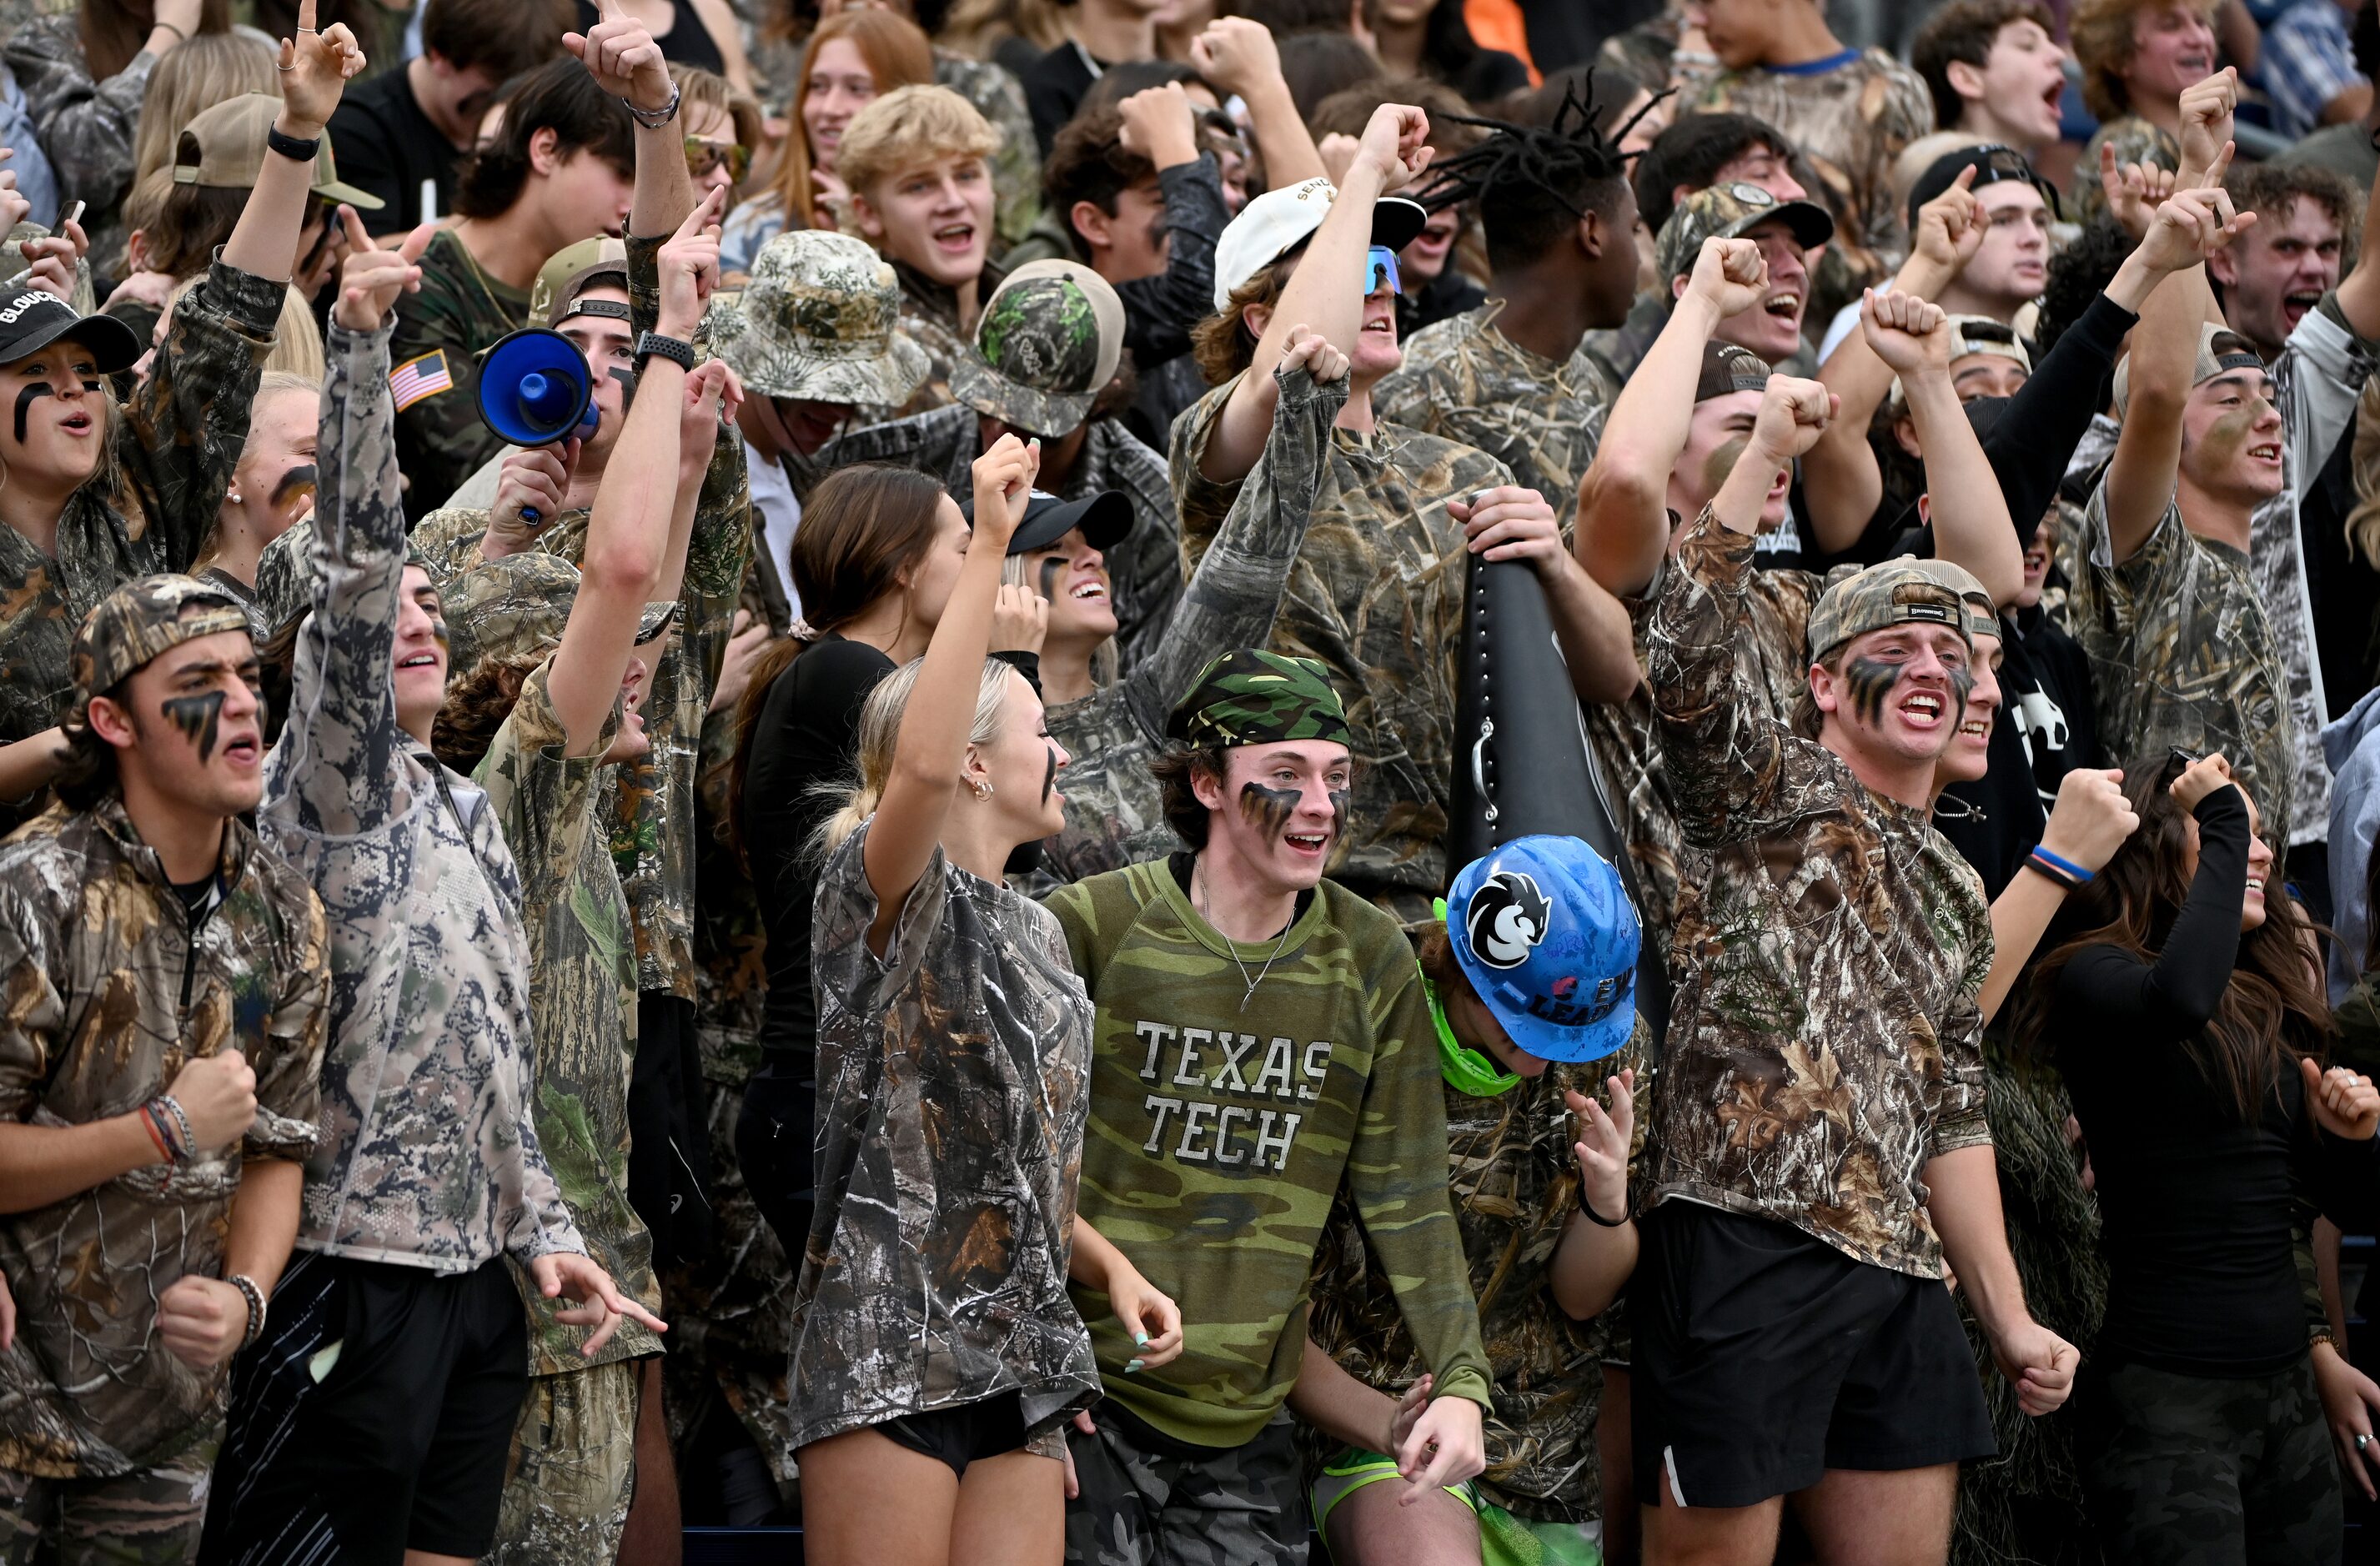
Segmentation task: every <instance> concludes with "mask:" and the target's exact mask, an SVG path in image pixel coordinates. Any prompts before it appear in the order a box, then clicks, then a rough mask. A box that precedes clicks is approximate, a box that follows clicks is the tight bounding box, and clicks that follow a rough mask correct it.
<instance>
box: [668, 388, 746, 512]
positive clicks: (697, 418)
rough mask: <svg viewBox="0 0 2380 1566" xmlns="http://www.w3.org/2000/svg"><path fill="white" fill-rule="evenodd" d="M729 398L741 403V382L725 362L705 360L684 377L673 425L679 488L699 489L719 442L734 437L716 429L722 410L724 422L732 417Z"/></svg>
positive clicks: (729, 433) (718, 425) (733, 434)
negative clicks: (682, 398) (681, 401)
mask: <svg viewBox="0 0 2380 1566" xmlns="http://www.w3.org/2000/svg"><path fill="white" fill-rule="evenodd" d="M731 395H732V396H733V399H734V402H735V403H739V404H740V403H741V402H742V401H743V400H744V387H743V383H742V382H739V381H737V380H736V379H735V371H734V370H730V369H729V368H728V367H727V361H726V360H725V359H720V358H708V359H705V360H703V361H702V362H701V363H700V364H698V365H697V366H695V368H694V373H693V374H691V375H689V376H687V377H686V400H685V404H684V407H683V408H682V409H681V411H680V414H679V418H678V426H677V481H678V483H679V485H680V486H681V487H682V488H684V489H696V490H698V489H700V488H701V487H702V479H703V475H704V474H705V473H707V472H709V471H710V459H711V457H712V456H713V455H715V454H716V453H717V451H718V448H719V443H720V442H721V441H722V440H735V439H737V438H738V437H737V436H736V435H735V433H734V432H733V431H726V432H724V433H722V431H721V428H720V422H721V415H722V410H724V411H725V413H726V417H727V418H728V419H733V418H734V417H735V413H734V408H733V407H732V406H731V404H730V400H729V399H730V396H731Z"/></svg>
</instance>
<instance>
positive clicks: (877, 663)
mask: <svg viewBox="0 0 2380 1566" xmlns="http://www.w3.org/2000/svg"><path fill="white" fill-rule="evenodd" d="M891 673H892V660H891V659H890V658H887V657H886V656H884V654H882V653H881V652H879V651H878V650H876V649H874V648H872V647H869V646H868V644H867V643H865V642H856V641H845V640H844V639H843V638H842V637H827V638H826V639H825V640H824V641H821V642H818V643H816V644H814V645H813V646H811V647H810V648H808V649H807V650H805V651H804V652H803V653H802V654H801V656H800V657H798V658H796V659H795V660H794V661H793V662H792V663H791V664H790V665H788V666H787V667H786V669H785V671H784V673H783V674H779V675H778V676H777V680H776V683H775V684H774V685H772V686H770V687H769V696H768V699H767V700H766V701H764V702H763V703H762V704H761V707H760V716H759V721H758V722H756V723H755V724H754V725H753V732H752V756H751V760H750V763H749V765H748V767H747V771H746V772H745V777H744V798H743V819H742V821H741V822H740V823H739V824H740V826H741V827H742V829H743V833H744V847H745V852H746V853H747V855H749V856H750V857H751V861H752V890H753V893H754V895H755V897H756V899H757V900H758V902H759V907H760V923H761V927H762V929H764V930H765V932H766V933H767V936H768V965H769V1001H768V1006H767V1009H766V1011H765V1012H764V1013H763V1014H762V1016H761V1020H760V1047H761V1048H762V1049H763V1050H771V1051H795V1052H807V1051H810V1050H815V1049H816V1048H817V1039H818V991H817V989H815V987H814V986H813V985H812V984H811V982H810V913H811V904H813V903H814V902H815V901H816V899H817V895H818V876H819V866H820V856H819V855H818V853H817V850H816V849H815V847H814V846H813V844H812V842H811V840H812V838H813V837H814V836H815V835H816V834H817V832H818V829H819V828H820V826H821V825H823V824H824V823H825V821H826V820H827V819H828V818H829V817H831V816H832V815H833V814H834V812H835V810H836V808H837V806H836V803H835V800H834V798H833V796H832V795H821V794H820V792H819V789H820V785H821V784H828V783H839V782H851V781H854V780H856V776H857V772H858V767H859V711H860V709H861V708H862V707H863V706H865V705H866V703H867V701H868V692H870V691H872V690H874V689H875V688H876V686H878V684H879V683H880V682H881V681H882V680H883V678H884V676H885V675H887V674H891Z"/></svg>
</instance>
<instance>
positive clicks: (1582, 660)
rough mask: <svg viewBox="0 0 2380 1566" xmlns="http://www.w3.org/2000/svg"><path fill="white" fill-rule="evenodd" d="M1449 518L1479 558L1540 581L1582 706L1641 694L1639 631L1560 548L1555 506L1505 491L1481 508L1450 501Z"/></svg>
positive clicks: (1483, 500)
mask: <svg viewBox="0 0 2380 1566" xmlns="http://www.w3.org/2000/svg"><path fill="white" fill-rule="evenodd" d="M1446 514H1447V515H1448V516H1451V517H1453V518H1454V519H1455V520H1456V521H1457V522H1460V523H1462V524H1463V534H1464V536H1465V538H1466V539H1467V540H1469V541H1468V542H1467V543H1466V544H1465V545H1464V547H1465V548H1466V549H1467V550H1469V551H1470V552H1472V553H1473V554H1475V555H1478V556H1480V557H1481V558H1482V559H1486V560H1493V561H1504V560H1517V561H1520V562H1522V563H1523V564H1525V565H1527V566H1528V567H1529V569H1530V570H1531V571H1532V572H1534V573H1536V578H1537V584H1538V586H1539V587H1540V588H1542V589H1544V591H1545V595H1546V611H1547V613H1548V615H1550V616H1551V618H1552V620H1553V624H1554V639H1555V640H1556V641H1558V642H1560V644H1561V655H1562V664H1563V666H1564V667H1565V668H1567V669H1568V670H1569V671H1570V681H1571V686H1572V688H1573V689H1574V690H1575V691H1577V693H1578V698H1579V699H1580V700H1581V701H1624V700H1626V699H1627V698H1628V695H1629V693H1630V692H1632V691H1633V690H1634V689H1635V688H1636V681H1637V670H1636V633H1635V629H1634V627H1633V626H1632V625H1630V623H1629V620H1628V611H1627V610H1625V609H1623V608H1622V607H1621V603H1620V601H1619V600H1618V599H1616V598H1614V597H1612V596H1611V594H1610V593H1609V592H1608V591H1606V590H1605V589H1604V587H1603V585H1602V584H1601V583H1600V582H1597V580H1596V579H1595V578H1594V577H1590V576H1588V575H1587V574H1586V567H1585V566H1584V565H1581V564H1579V563H1578V557H1577V556H1575V555H1573V553H1571V552H1570V550H1569V548H1568V547H1566V546H1565V545H1564V544H1563V543H1562V537H1561V522H1560V518H1558V517H1556V516H1555V515H1554V508H1553V506H1552V504H1551V503H1549V502H1548V500H1547V499H1546V497H1545V496H1543V495H1541V494H1539V493H1538V492H1536V491H1535V490H1529V489H1523V488H1522V487H1521V486H1520V485H1518V484H1499V485H1498V486H1496V487H1495V488H1494V489H1491V490H1484V491H1482V492H1480V493H1479V494H1478V495H1477V496H1476V497H1475V500H1471V501H1459V500H1451V501H1448V502H1447V503H1446Z"/></svg>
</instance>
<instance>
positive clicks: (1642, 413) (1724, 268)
mask: <svg viewBox="0 0 2380 1566" xmlns="http://www.w3.org/2000/svg"><path fill="white" fill-rule="evenodd" d="M1767 288H1768V262H1767V261H1766V260H1765V259H1764V258H1763V257H1762V256H1761V253H1760V246H1759V245H1758V244H1757V243H1756V242H1755V241H1753V240H1750V239H1707V240H1705V241H1704V242H1703V248H1702V252H1701V254H1699V255H1697V256H1696V257H1695V258H1694V274H1693V276H1692V277H1691V278H1689V279H1688V281H1687V283H1686V291H1685V293H1684V294H1682V295H1681V296H1680V297H1679V298H1678V301H1677V303H1676V304H1674V305H1673V306H1671V307H1670V321H1669V324H1668V325H1666V326H1664V327H1662V328H1661V334H1660V335H1659V336H1658V337H1657V338H1655V339H1654V341H1653V346H1652V348H1651V349H1650V350H1649V351H1648V352H1647V353H1646V354H1645V358H1644V361H1643V362H1642V363H1641V364H1639V365H1638V366H1637V367H1636V373H1635V374H1633V375H1632V376H1630V377H1629V378H1628V382H1627V384H1626V385H1624V386H1622V387H1621V389H1620V396H1619V398H1618V399H1617V400H1616V401H1615V402H1613V404H1612V405H1611V412H1610V414H1609V416H1608V417H1607V418H1606V419H1604V423H1603V439H1602V441H1601V443H1598V444H1597V447H1596V451H1595V461H1594V462H1593V463H1592V464H1591V465H1589V467H1587V470H1586V472H1585V474H1583V475H1581V476H1580V479H1579V481H1578V526H1577V534H1576V540H1575V542H1574V544H1573V547H1574V548H1575V549H1576V550H1577V552H1578V563H1579V564H1581V565H1584V566H1585V567H1586V573H1587V575H1588V576H1590V577H1594V578H1595V579H1596V580H1597V582H1599V583H1601V584H1602V586H1603V588H1604V589H1605V590H1606V591H1608V592H1612V593H1617V594H1618V595H1620V596H1621V598H1634V597H1636V596H1637V595H1639V594H1640V593H1642V592H1644V590H1645V589H1646V588H1647V587H1649V586H1651V585H1652V581H1653V577H1654V576H1655V575H1656V574H1657V573H1658V571H1659V570H1660V568H1661V561H1662V559H1663V558H1664V557H1665V556H1667V555H1668V553H1669V552H1670V507H1669V492H1670V469H1671V468H1673V467H1677V465H1678V454H1679V453H1681V452H1682V451H1684V450H1685V449H1686V436H1687V432H1688V431H1689V430H1690V429H1691V427H1692V425H1693V422H1694V386H1695V383H1696V382H1699V381H1700V380H1701V379H1702V373H1703V350H1704V349H1705V348H1706V347H1708V346H1709V345H1710V340H1711V336H1712V334H1714V333H1716V332H1717V331H1718V326H1719V322H1723V321H1725V320H1726V319H1727V318H1728V317H1730V316H1731V315H1736V314H1739V313H1741V312H1743V311H1744V310H1750V309H1752V308H1753V306H1754V305H1755V304H1757V303H1758V302H1759V301H1760V297H1761V296H1762V295H1763V294H1765V293H1766V292H1767Z"/></svg>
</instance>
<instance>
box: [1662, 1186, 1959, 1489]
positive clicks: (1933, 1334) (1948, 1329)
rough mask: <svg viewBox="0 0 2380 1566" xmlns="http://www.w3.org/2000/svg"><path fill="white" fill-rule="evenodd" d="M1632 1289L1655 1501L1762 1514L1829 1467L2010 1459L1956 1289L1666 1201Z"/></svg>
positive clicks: (1774, 1229) (1802, 1238) (1793, 1234)
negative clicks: (1995, 1435)
mask: <svg viewBox="0 0 2380 1566" xmlns="http://www.w3.org/2000/svg"><path fill="white" fill-rule="evenodd" d="M1644 1246H1645V1249H1644V1255H1643V1257H1642V1259H1640V1260H1639V1261H1638V1263H1637V1265H1636V1276H1635V1281H1634V1282H1633V1285H1632V1288H1631V1293H1632V1296H1633V1309H1632V1310H1631V1311H1630V1313H1629V1314H1630V1317H1631V1319H1632V1321H1633V1324H1634V1327H1635V1341H1634V1344H1633V1350H1634V1361H1633V1367H1632V1368H1633V1374H1634V1380H1633V1384H1632V1385H1633V1400H1632V1408H1633V1439H1634V1443H1635V1449H1636V1475H1637V1477H1636V1483H1637V1487H1638V1488H1639V1489H1640V1490H1646V1489H1649V1487H1650V1485H1651V1484H1653V1483H1658V1484H1660V1485H1662V1486H1663V1487H1666V1488H1667V1489H1668V1490H1669V1492H1670V1499H1671V1500H1672V1501H1674V1502H1675V1503H1676V1504H1678V1505H1681V1506H1707V1507H1731V1506H1751V1505H1754V1504H1755V1503H1756V1502H1759V1501H1763V1500H1766V1499H1768V1498H1769V1497H1771V1496H1779V1495H1790V1494H1791V1493H1793V1492H1794V1491H1796V1490H1804V1489H1807V1488H1809V1487H1811V1486H1813V1485H1815V1484H1816V1483H1817V1482H1818V1481H1819V1479H1820V1478H1822V1477H1824V1476H1825V1474H1826V1471H1827V1470H1828V1469H1829V1468H1848V1469H1864V1470H1870V1471H1888V1470H1898V1469H1908V1468H1930V1467H1933V1466H1935V1465H1936V1464H1937V1463H1957V1462H1961V1461H1962V1460H1964V1459H1968V1458H1977V1457H1989V1456H1990V1455H1992V1453H1993V1452H1994V1451H1997V1450H1998V1449H1997V1447H1996V1445H1995V1443H1994V1441H1993V1439H1992V1425H1991V1416H1990V1414H1989V1412H1988V1411H1987V1410H1986V1409H1985V1406H1984V1389H1983V1383H1982V1381H1981V1380H1980V1379H1979V1378H1978V1376H1977V1372H1976V1368H1975V1359H1974V1353H1973V1350H1972V1349H1970V1348H1969V1347H1968V1345H1967V1334H1966V1332H1965V1330H1964V1329H1962V1328H1961V1326H1960V1325H1959V1312H1958V1308H1957V1306H1955V1305H1952V1304H1951V1302H1950V1292H1949V1289H1947V1288H1945V1287H1944V1286H1943V1285H1942V1284H1941V1282H1939V1281H1937V1280H1933V1279H1926V1278H1914V1277H1911V1276H1910V1275H1908V1274H1907V1273H1901V1272H1893V1271H1889V1270H1888V1269H1884V1268H1881V1267H1871V1266H1869V1265H1867V1264H1866V1263H1864V1262H1858V1261H1853V1260H1852V1258H1851V1257H1849V1256H1844V1255H1843V1254H1842V1253H1841V1252H1840V1251H1837V1250H1835V1249H1834V1248H1833V1247H1832V1246H1829V1245H1827V1244H1823V1243H1821V1242H1819V1241H1817V1240H1815V1239H1813V1238H1811V1237H1810V1236H1809V1235H1807V1234H1804V1233H1803V1232H1801V1231H1800V1230H1798V1229H1791V1228H1789V1227H1787V1226H1786V1225H1784V1224H1781V1223H1775V1222H1771V1221H1769V1220H1766V1219H1757V1218H1747V1217H1743V1216H1741V1215H1738V1214H1735V1213H1730V1212H1722V1211H1720V1210H1719V1209H1718V1208H1712V1207H1706V1206H1704V1205H1703V1204H1701V1203H1698V1202H1688V1201H1669V1202H1664V1203H1662V1204H1661V1205H1660V1206H1659V1207H1658V1208H1655V1209H1654V1211H1653V1213H1652V1215H1651V1217H1650V1218H1649V1219H1647V1220H1646V1221H1645V1238H1644Z"/></svg>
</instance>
